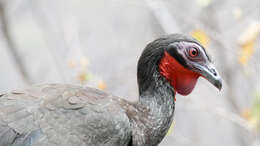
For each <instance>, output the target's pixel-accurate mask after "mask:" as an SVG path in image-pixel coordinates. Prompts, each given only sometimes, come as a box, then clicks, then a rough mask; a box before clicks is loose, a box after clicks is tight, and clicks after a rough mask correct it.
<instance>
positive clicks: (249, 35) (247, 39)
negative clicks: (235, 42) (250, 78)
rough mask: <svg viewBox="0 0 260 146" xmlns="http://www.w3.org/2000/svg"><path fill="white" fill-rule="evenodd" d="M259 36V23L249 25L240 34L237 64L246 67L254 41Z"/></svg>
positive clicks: (251, 53) (252, 50)
mask: <svg viewBox="0 0 260 146" xmlns="http://www.w3.org/2000/svg"><path fill="white" fill-rule="evenodd" d="M259 34H260V22H253V23H251V24H250V25H249V26H248V27H247V28H246V30H245V31H244V32H243V33H242V34H241V36H240V38H239V43H240V46H241V51H240V56H239V59H238V60H239V63H240V64H242V65H247V64H248V62H249V59H250V58H251V57H252V55H253V52H254V47H255V43H256V39H257V37H258V35H259Z"/></svg>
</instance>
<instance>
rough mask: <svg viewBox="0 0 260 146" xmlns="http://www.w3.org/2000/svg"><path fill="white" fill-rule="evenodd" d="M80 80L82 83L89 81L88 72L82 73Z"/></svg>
mask: <svg viewBox="0 0 260 146" xmlns="http://www.w3.org/2000/svg"><path fill="white" fill-rule="evenodd" d="M79 80H80V82H81V83H83V82H85V81H87V80H88V73H87V72H86V71H82V72H80V73H79Z"/></svg>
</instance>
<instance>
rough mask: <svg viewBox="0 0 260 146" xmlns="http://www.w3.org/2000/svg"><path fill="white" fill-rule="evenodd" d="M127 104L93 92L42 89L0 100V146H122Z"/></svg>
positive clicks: (54, 86)
mask: <svg viewBox="0 0 260 146" xmlns="http://www.w3.org/2000/svg"><path fill="white" fill-rule="evenodd" d="M124 106H130V105H128V102H127V101H125V100H123V99H120V98H116V97H114V96H111V95H109V94H107V93H104V92H102V91H99V90H97V89H93V88H87V87H86V88H85V87H84V88H83V87H80V86H73V85H62V84H46V85H38V86H32V87H31V88H28V89H26V90H21V91H18V90H17V91H12V92H10V93H7V94H3V95H1V97H0V137H1V138H0V146H9V145H11V146H18V145H19V146H20V145H32V146H34V145H44V146H45V145H48V146H52V145H53V146H56V145H57V146H58V145H59V146H72V145H73V146H77V145H80V146H81V145H90V146H91V145H93V146H99V145H112V146H117V145H118V146H121V145H122V146H123V145H127V144H128V143H129V141H130V139H131V128H130V122H129V118H128V117H127V115H126V112H125V110H124V108H125V107H124Z"/></svg>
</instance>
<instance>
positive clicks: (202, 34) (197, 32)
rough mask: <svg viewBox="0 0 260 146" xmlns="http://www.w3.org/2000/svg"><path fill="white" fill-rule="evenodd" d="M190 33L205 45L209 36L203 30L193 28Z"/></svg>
mask: <svg viewBox="0 0 260 146" xmlns="http://www.w3.org/2000/svg"><path fill="white" fill-rule="evenodd" d="M191 35H192V36H193V37H194V38H196V39H197V40H198V41H199V42H200V43H201V44H202V45H203V46H205V47H207V46H208V43H209V37H208V35H207V34H206V32H204V31H203V30H200V29H195V30H193V31H192V32H191Z"/></svg>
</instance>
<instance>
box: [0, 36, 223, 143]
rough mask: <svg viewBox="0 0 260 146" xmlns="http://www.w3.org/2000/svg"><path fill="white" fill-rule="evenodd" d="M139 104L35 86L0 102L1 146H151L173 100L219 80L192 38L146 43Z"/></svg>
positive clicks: (93, 92)
mask: <svg viewBox="0 0 260 146" xmlns="http://www.w3.org/2000/svg"><path fill="white" fill-rule="evenodd" d="M137 71H138V72H137V79H138V85H139V100H138V101H136V102H129V101H127V100H125V99H122V98H118V97H116V96H113V95H109V94H107V93H105V92H103V91H100V90H97V89H94V88H89V87H81V86H75V85H64V84H44V85H35V86H32V87H30V88H28V89H25V90H15V91H12V92H10V93H6V94H2V95H1V96H0V146H83V145H85V146H156V145H158V144H159V143H160V142H161V141H162V139H163V138H164V136H165V135H166V133H167V131H168V129H169V127H170V125H171V123H172V120H173V115H174V107H175V95H176V93H179V94H181V95H187V94H189V93H190V92H191V91H192V90H193V88H194V86H195V84H196V81H197V79H198V77H200V76H202V77H204V78H205V79H207V80H208V81H209V82H210V83H212V84H213V85H214V86H215V87H217V88H218V89H221V87H222V83H221V78H220V76H219V74H218V72H217V71H216V69H215V68H214V67H213V65H212V63H211V60H210V58H209V57H208V55H207V53H206V51H205V49H204V47H203V46H202V45H201V44H200V43H199V42H198V41H197V40H195V39H194V38H192V37H189V36H185V35H181V34H172V35H166V36H163V37H161V38H158V39H156V40H155V41H153V42H151V43H149V44H148V45H147V46H146V48H145V49H144V51H143V53H142V55H141V57H140V59H139V61H138V69H137Z"/></svg>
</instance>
